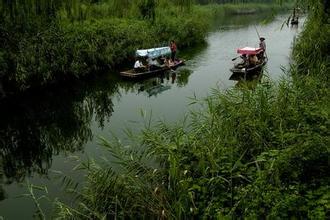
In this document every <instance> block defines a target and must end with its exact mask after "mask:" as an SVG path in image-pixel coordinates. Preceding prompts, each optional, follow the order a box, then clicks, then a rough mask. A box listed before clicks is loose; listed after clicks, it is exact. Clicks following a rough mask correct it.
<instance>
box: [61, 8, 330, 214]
mask: <svg viewBox="0 0 330 220" xmlns="http://www.w3.org/2000/svg"><path fill="white" fill-rule="evenodd" d="M314 4H315V3H314ZM314 9H315V8H314ZM324 16H325V15H324V14H323V11H322V10H321V9H319V10H318V8H316V9H315V10H314V11H310V14H309V20H308V22H307V25H306V27H305V31H304V32H303V33H302V35H301V36H300V38H299V40H298V43H297V44H296V46H295V49H294V54H293V57H294V61H295V63H294V64H293V65H292V68H291V70H290V73H289V75H290V77H288V78H286V79H284V80H282V81H280V82H279V83H278V84H273V83H270V82H267V83H261V84H260V85H258V86H257V87H256V88H255V89H254V90H252V91H251V90H244V89H239V90H238V89H231V90H228V91H226V92H225V93H224V92H221V91H218V90H213V91H212V95H210V96H209V97H207V98H205V99H204V100H195V101H192V102H196V103H199V104H200V105H201V110H200V111H198V112H191V113H189V115H188V117H189V120H184V122H183V123H182V124H181V123H180V124H177V125H168V124H166V123H159V125H158V126H157V127H149V126H148V123H146V128H145V130H144V131H143V133H142V134H141V136H139V137H132V143H131V145H129V146H127V145H125V146H123V144H121V142H120V141H114V142H111V143H109V142H107V141H105V140H104V141H103V145H104V146H105V147H107V148H108V149H109V152H110V154H111V155H112V156H113V157H114V158H116V163H117V164H118V165H119V167H120V168H119V170H118V168H117V169H116V170H114V169H113V168H112V165H113V163H111V162H109V161H106V160H105V161H104V162H103V163H101V162H98V163H96V162H95V161H89V162H88V163H86V164H84V165H85V168H86V169H87V171H88V175H87V177H86V184H85V187H84V189H83V191H82V192H79V194H78V197H77V203H75V204H74V208H70V207H68V206H67V205H65V204H63V203H60V202H58V208H59V209H58V215H59V217H60V218H65V219H66V218H79V219H91V218H92V219H101V218H128V217H131V218H134V217H135V218H136V217H137V216H138V217H139V218H178V219H182V218H205V219H208V218H219V219H223V218H231V217H233V218H241V217H243V218H248V219H257V218H261V219H266V218H271V219H272V218H281V219H282V218H283V219H286V218H293V217H295V218H302V219H305V218H310V219H326V218H327V217H328V216H329V175H328V172H327V171H326V170H328V166H329V162H328V160H329V135H330V133H329V130H330V129H329V125H330V123H329V113H330V112H329V109H330V108H329V107H330V106H329V98H328V97H329V95H330V94H329V87H328V85H329V78H328V76H327V74H328V71H329V60H328V57H329V52H328V51H327V50H326V48H327V45H328V42H329V40H330V39H329V36H330V35H329V28H327V27H328V24H326V23H325V22H324V21H323V18H324ZM141 149H144V150H143V151H142V152H141Z"/></svg>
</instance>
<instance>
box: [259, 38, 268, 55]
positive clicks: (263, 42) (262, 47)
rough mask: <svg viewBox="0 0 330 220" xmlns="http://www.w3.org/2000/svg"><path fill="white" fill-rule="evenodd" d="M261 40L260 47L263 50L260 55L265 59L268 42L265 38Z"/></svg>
mask: <svg viewBox="0 0 330 220" xmlns="http://www.w3.org/2000/svg"><path fill="white" fill-rule="evenodd" d="M259 40H260V42H259V47H260V48H261V49H262V52H261V53H260V58H263V57H264V54H265V53H266V42H265V38H264V37H260V38H259Z"/></svg>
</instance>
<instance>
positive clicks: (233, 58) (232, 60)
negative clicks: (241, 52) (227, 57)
mask: <svg viewBox="0 0 330 220" xmlns="http://www.w3.org/2000/svg"><path fill="white" fill-rule="evenodd" d="M239 57H240V56H238V57H235V58H233V59H231V61H234V60H236V59H237V58H239Z"/></svg>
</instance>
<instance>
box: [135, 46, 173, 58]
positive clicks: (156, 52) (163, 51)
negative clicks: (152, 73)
mask: <svg viewBox="0 0 330 220" xmlns="http://www.w3.org/2000/svg"><path fill="white" fill-rule="evenodd" d="M169 54H171V49H170V47H158V48H150V49H144V50H137V51H136V53H135V55H136V56H138V57H151V58H156V57H160V56H166V55H169Z"/></svg>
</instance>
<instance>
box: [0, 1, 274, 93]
mask: <svg viewBox="0 0 330 220" xmlns="http://www.w3.org/2000/svg"><path fill="white" fill-rule="evenodd" d="M70 7H72V9H70V10H64V9H59V10H58V11H56V13H57V15H56V16H55V19H54V20H50V21H48V20H47V19H45V18H44V17H42V16H45V15H43V14H41V15H33V16H32V15H31V16H30V17H27V18H26V17H24V16H23V15H24V14H23V15H21V16H18V18H16V20H17V21H16V20H15V22H13V21H12V20H11V19H9V18H8V17H6V16H4V17H0V19H1V20H2V21H3V22H1V25H0V30H1V35H0V39H1V43H0V46H1V47H0V78H1V82H2V84H3V87H4V90H5V91H6V90H13V91H24V90H26V89H28V88H31V87H40V86H45V85H48V84H50V83H54V82H58V81H61V80H66V79H72V78H80V77H84V76H85V75H87V74H89V73H91V72H93V71H95V70H99V69H104V68H108V69H109V68H110V69H112V68H114V67H116V66H117V65H119V64H121V63H123V62H125V61H131V62H132V59H133V58H134V57H133V56H134V51H135V50H136V49H138V48H148V47H155V46H160V45H163V44H164V43H165V44H168V42H169V40H171V39H174V40H176V41H177V44H178V47H179V49H183V48H184V47H187V46H191V45H196V44H198V43H201V42H204V38H205V36H206V34H207V31H208V28H209V24H210V21H211V20H212V19H213V18H214V17H215V16H219V15H221V14H223V15H224V16H225V14H226V13H234V12H235V10H236V11H237V10H241V9H242V10H245V9H246V10H248V9H250V8H253V9H255V8H257V9H258V11H263V10H265V11H270V10H273V9H274V8H277V9H279V7H277V6H276V7H275V6H274V7H273V6H269V5H265V4H264V5H262V4H258V5H256V4H248V5H244V4H241V5H212V6H197V5H195V6H193V7H189V8H182V7H179V6H175V5H173V4H172V3H169V2H166V1H160V2H159V4H158V5H156V6H155V8H154V11H152V12H153V13H151V12H149V11H147V12H145V11H144V10H142V9H143V8H142V9H141V6H140V5H134V4H132V5H129V7H119V6H116V5H110V4H109V3H102V4H100V3H99V4H87V3H84V4H83V3H81V4H78V5H72V6H70ZM116 7H118V8H116ZM77 8H78V9H79V10H78V9H77ZM74 11H76V13H74ZM22 13H23V12H22ZM24 13H25V12H24ZM54 13H55V12H54ZM178 15H180V16H178ZM46 17H47V16H46ZM47 18H48V17H47ZM9 36H10V37H9Z"/></svg>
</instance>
